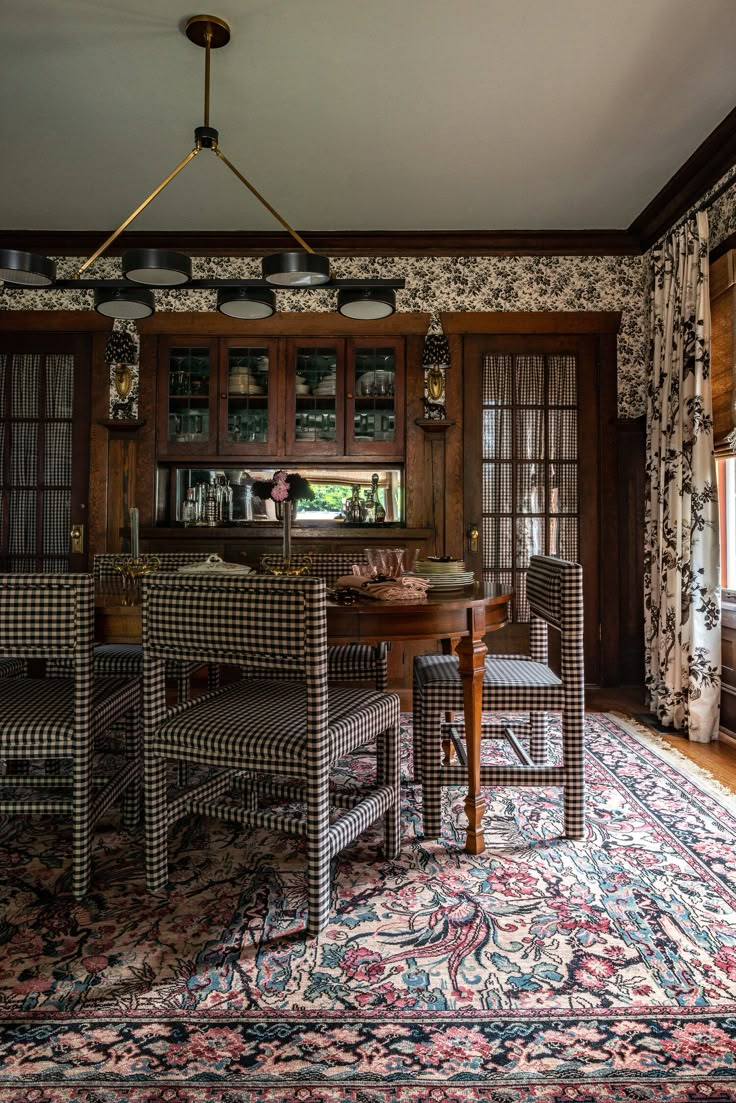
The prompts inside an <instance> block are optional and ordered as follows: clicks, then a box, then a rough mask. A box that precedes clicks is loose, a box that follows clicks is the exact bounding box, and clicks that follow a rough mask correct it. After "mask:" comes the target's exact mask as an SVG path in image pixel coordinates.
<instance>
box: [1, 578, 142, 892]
mask: <svg viewBox="0 0 736 1103" xmlns="http://www.w3.org/2000/svg"><path fill="white" fill-rule="evenodd" d="M93 636H94V583H93V581H92V578H91V576H90V575H80V574H73V575H69V574H66V575H65V574H15V575H0V656H3V657H4V658H6V659H12V660H14V661H15V660H17V659H22V660H25V659H30V658H41V659H47V660H55V659H59V660H61V661H62V662H67V663H68V664H70V666H71V670H72V676H71V677H70V678H26V677H20V678H8V679H5V680H4V681H3V684H2V690H0V758H2V759H4V760H6V761H11V760H16V761H17V760H19V759H20V760H23V761H24V762H26V763H27V762H28V761H30V760H33V759H44V760H46V761H47V762H49V761H51V760H54V759H56V760H59V759H61V760H64V761H66V762H69V763H71V773H70V774H69V775H65V774H63V773H62V774H59V773H56V774H50V775H49V774H41V773H38V774H33V773H28V772H27V769H28V768H27V767H26V768H25V772H23V773H14V774H12V775H11V776H4V775H3V776H0V815H16V814H18V815H26V816H28V815H38V814H41V813H47V814H52V815H70V816H71V820H72V891H73V893H74V895H75V896H76V897H77V898H78V899H79V898H81V897H83V896H84V895H85V893H86V892H87V889H88V887H89V881H90V874H91V859H92V829H93V827H94V825H95V823H96V822H97V820H98V819H99V818H100V816H102V815H103V814H104V813H105V812H107V810H108V809H109V808H110V807H111V806H112V805H113V804H114V803H115V802H116V801H117V800H118V799H119V798H120V797H121V796H123V820H124V823H125V824H126V825H127V826H134V824H135V823H137V821H138V815H139V811H140V775H141V767H142V747H141V732H142V724H141V719H142V718H141V707H142V699H141V679H140V678H135V679H130V678H95V679H94V680H93V677H92V661H93V660H92V646H93V644H92V641H93ZM119 722H122V723H123V725H124V733H125V734H124V739H125V745H124V752H125V753H124V755H123V761H122V765H121V766H120V767H119V768H118V769H117V770H116V771H115V772H114V773H111V774H109V775H107V776H104V777H101V776H97V775H95V773H94V771H93V753H94V750H95V745H96V744H97V743H98V741H99V738H100V737H101V736H102V735H103V734H104V733H106V732H107V731H108V730H109V729H110V728H111V727H112V726H113V725H114V724H117V723H119ZM18 764H19V766H20V765H21V763H18ZM65 788H66V789H70V790H71V795H60V793H62V792H63V790H64V789H65ZM19 789H20V790H22V792H18V791H11V790H19ZM30 789H33V790H34V794H35V795H27V793H28V790H30ZM42 789H47V790H49V789H50V793H51V795H50V796H49V797H48V799H44V798H42V797H41V796H40V795H38V794H39V793H40V790H42ZM6 794H7V795H6Z"/></svg>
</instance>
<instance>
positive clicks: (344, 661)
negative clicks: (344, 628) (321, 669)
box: [327, 643, 386, 680]
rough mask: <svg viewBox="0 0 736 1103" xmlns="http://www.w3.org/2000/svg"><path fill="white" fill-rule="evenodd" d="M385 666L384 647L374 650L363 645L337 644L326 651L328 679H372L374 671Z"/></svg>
mask: <svg viewBox="0 0 736 1103" xmlns="http://www.w3.org/2000/svg"><path fill="white" fill-rule="evenodd" d="M385 665H386V647H385V645H380V646H379V648H378V655H376V648H374V647H370V646H368V644H365V643H344V644H337V645H336V646H334V647H329V648H328V649H327V677H328V679H334V680H338V679H342V678H345V679H348V680H349V679H350V678H361V677H363V678H365V677H369V678H373V677H375V674H376V669H377V668H379V667H381V666H385Z"/></svg>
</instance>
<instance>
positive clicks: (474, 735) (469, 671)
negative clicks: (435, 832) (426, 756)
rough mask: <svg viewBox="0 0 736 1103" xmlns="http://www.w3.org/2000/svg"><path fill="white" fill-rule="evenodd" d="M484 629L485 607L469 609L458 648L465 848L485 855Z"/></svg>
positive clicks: (473, 852) (471, 852) (485, 649)
mask: <svg viewBox="0 0 736 1103" xmlns="http://www.w3.org/2000/svg"><path fill="white" fill-rule="evenodd" d="M485 631H486V615H485V609H484V608H482V607H481V608H480V609H477V608H470V609H468V635H467V636H464V637H463V638H462V639H461V641H460V643H459V644H458V648H457V655H458V665H459V671H460V677H461V678H462V680H463V706H464V710H465V745H466V748H467V753H468V795H467V797H466V798H465V814H466V816H467V817H468V833H467V837H466V841H465V849H466V851H467V852H468V854H482V853H483V851H484V850H485V848H486V843H485V839H484V838H483V813H484V812H485V802H484V800H483V797H482V795H481V791H480V721H481V713H482V709H483V674H484V671H485V658H486V655H487V654H488V648H487V647H486V645H485V641H484V639H483V636H484V635H485Z"/></svg>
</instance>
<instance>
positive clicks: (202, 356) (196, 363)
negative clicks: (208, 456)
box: [168, 345, 211, 443]
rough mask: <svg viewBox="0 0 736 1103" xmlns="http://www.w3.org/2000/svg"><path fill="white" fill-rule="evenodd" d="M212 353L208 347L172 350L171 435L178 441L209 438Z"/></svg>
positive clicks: (170, 359)
mask: <svg viewBox="0 0 736 1103" xmlns="http://www.w3.org/2000/svg"><path fill="white" fill-rule="evenodd" d="M210 377H211V366H210V353H209V349H206V348H195V347H187V346H184V345H182V346H176V347H174V348H171V349H170V350H169V371H168V383H169V394H168V408H169V431H168V439H169V440H170V441H172V442H176V443H187V442H192V441H195V442H196V441H201V442H203V443H204V442H205V441H207V440H208V439H209V434H210V425H209V401H210V400H209V393H210Z"/></svg>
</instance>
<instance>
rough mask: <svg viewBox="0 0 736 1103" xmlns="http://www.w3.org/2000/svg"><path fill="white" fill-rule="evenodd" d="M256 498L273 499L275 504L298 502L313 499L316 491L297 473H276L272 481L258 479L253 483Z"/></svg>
mask: <svg viewBox="0 0 736 1103" xmlns="http://www.w3.org/2000/svg"><path fill="white" fill-rule="evenodd" d="M253 494H255V496H256V498H271V499H272V500H273V501H274V502H298V501H300V500H301V499H302V498H313V497H314V491H313V490H312V488H311V486H310V485H309V483H308V481H307V480H306V479H305V478H304V477H303V476H302V475H299V474H298V473H297V472H296V471H292V472H291V473H288V472H286V471H274V473H273V478H272V479H257V480H256V481H255V482H254V483H253Z"/></svg>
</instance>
